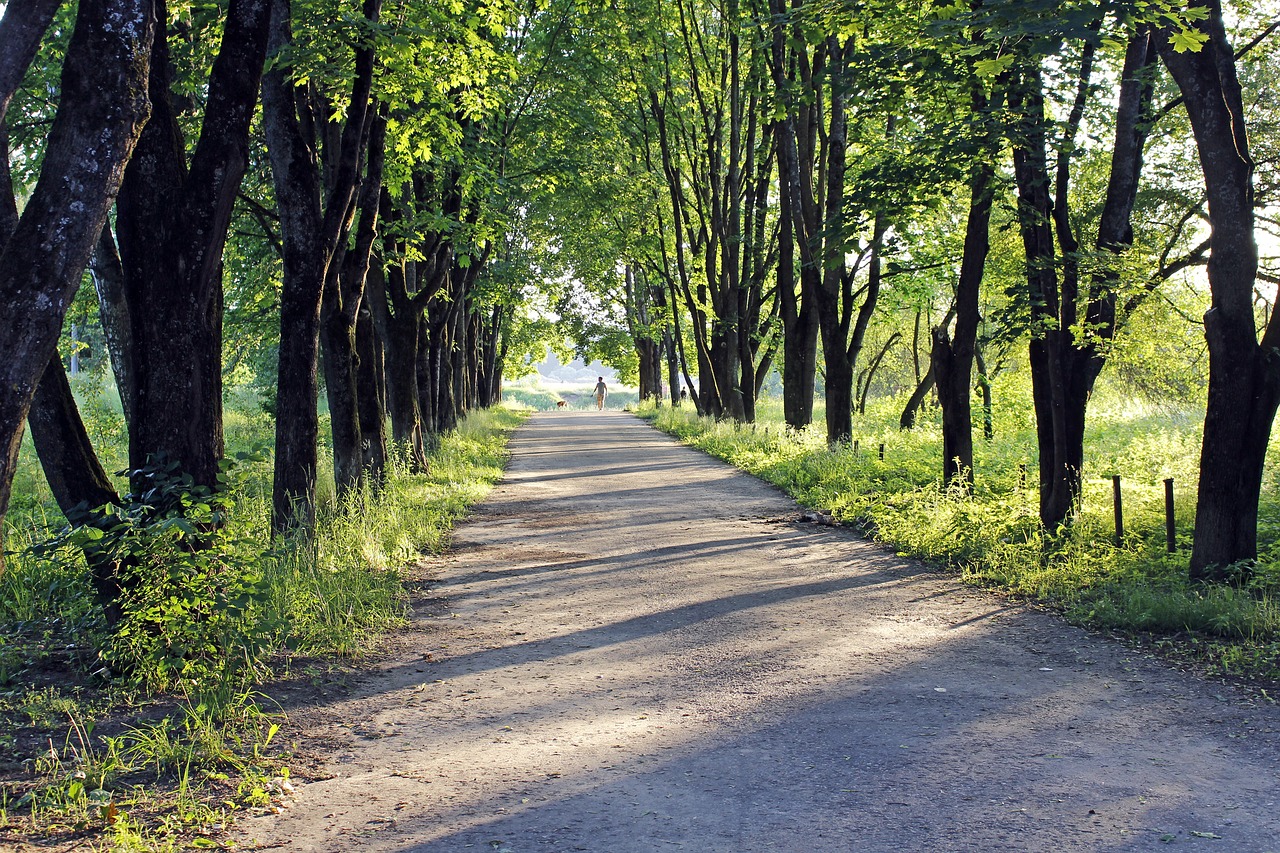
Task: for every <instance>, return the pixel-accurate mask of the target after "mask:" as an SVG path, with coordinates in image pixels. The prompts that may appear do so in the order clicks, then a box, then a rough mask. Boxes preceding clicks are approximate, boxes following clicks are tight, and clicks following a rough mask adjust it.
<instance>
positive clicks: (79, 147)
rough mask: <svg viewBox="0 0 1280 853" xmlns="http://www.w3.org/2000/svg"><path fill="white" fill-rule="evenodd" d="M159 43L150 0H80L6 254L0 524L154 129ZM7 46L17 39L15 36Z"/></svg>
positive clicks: (0, 292)
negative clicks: (116, 212)
mask: <svg viewBox="0 0 1280 853" xmlns="http://www.w3.org/2000/svg"><path fill="white" fill-rule="evenodd" d="M6 18H7V15H6ZM153 34H154V19H153V18H152V14H151V7H150V4H149V3H148V2H144V0H81V3H80V5H79V8H78V10H77V15H76V24H75V29H74V31H73V33H72V36H71V41H70V44H69V45H68V47H67V55H66V59H65V60H64V62H63V67H62V80H61V90H60V91H61V102H60V104H59V106H58V112H57V115H56V117H55V118H54V122H53V126H52V127H51V128H50V131H49V136H48V143H47V146H46V148H45V155H44V162H43V164H42V166H41V170H40V178H39V181H38V182H37V184H36V187H35V190H34V191H33V192H32V195H31V197H30V198H29V199H28V201H27V204H26V207H25V208H24V210H23V212H22V216H21V218H20V219H18V220H17V221H16V223H13V231H12V234H11V235H8V236H9V239H8V240H6V241H4V243H3V246H0V304H3V305H4V306H5V310H6V312H7V313H8V316H9V322H8V324H7V326H6V329H5V332H4V334H3V335H2V336H0V383H2V385H3V387H4V388H5V389H6V391H5V393H4V394H2V395H0V447H3V453H0V522H2V521H3V518H4V514H5V512H6V511H7V510H8V507H9V498H10V495H11V493H12V488H13V476H14V470H15V467H16V465H17V461H18V450H19V447H20V445H21V440H22V432H23V425H24V424H25V422H26V419H27V414H28V411H29V410H30V407H31V402H32V399H33V398H34V396H35V393H36V387H37V385H38V383H39V381H40V377H41V376H42V375H43V374H44V372H45V369H46V368H47V367H48V365H49V363H50V361H51V360H52V359H53V357H54V354H55V353H56V350H57V343H58V336H59V334H60V332H61V330H62V322H63V319H64V317H65V316H66V311H67V307H68V305H69V304H70V302H71V298H72V297H73V296H74V294H75V291H76V289H77V287H78V286H79V284H80V280H81V275H82V273H83V271H84V269H85V265H86V264H87V263H88V261H89V256H90V254H91V253H92V252H93V246H94V244H95V243H96V242H97V240H98V236H99V234H100V233H101V231H102V226H103V224H104V223H105V222H106V219H107V213H108V211H109V209H110V206H111V202H112V199H113V198H114V197H115V195H116V192H117V191H118V189H119V187H120V183H121V180H122V176H123V171H124V166H125V163H126V162H127V161H128V159H129V156H130V154H131V152H132V151H133V150H134V147H135V145H136V143H137V141H138V135H139V130H140V129H141V127H142V125H143V123H144V122H145V121H146V120H147V116H148V113H149V109H150V107H149V104H148V99H147V87H146V81H147V73H148V57H149V55H150V48H151V41H152V36H153ZM0 38H4V39H8V38H10V34H9V32H8V31H7V30H6V31H3V32H0ZM10 50H11V44H10V43H7V42H6V41H0V54H4V55H5V57H6V61H7V60H9V59H12V58H13V57H12V56H9V51H10ZM2 124H3V115H0V125H2ZM0 159H3V161H4V164H5V168H4V169H3V172H4V178H5V179H6V180H5V183H6V186H4V187H2V188H0V194H6V195H8V197H9V199H10V202H11V201H12V192H11V191H9V189H10V188H9V186H7V178H8V148H7V146H6V147H5V149H4V156H3V158H0ZM6 191H7V192H6ZM6 207H8V204H6ZM10 222H12V220H10Z"/></svg>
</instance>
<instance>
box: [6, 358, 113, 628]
mask: <svg viewBox="0 0 1280 853" xmlns="http://www.w3.org/2000/svg"><path fill="white" fill-rule="evenodd" d="M27 417H28V422H29V423H30V424H31V441H32V443H33V444H34V445H35V448H36V455H38V456H39V457H40V467H41V468H42V469H43V470H44V476H45V480H47V481H48V483H49V490H50V491H51V492H52V493H53V497H54V500H56V501H57V502H58V508H59V509H60V510H62V514H63V515H65V516H66V517H67V520H68V521H71V522H74V523H77V524H89V525H91V526H95V527H99V526H101V527H111V526H114V525H115V524H116V523H118V522H117V519H116V518H115V517H113V516H110V515H107V514H105V513H103V512H101V509H102V507H105V506H107V505H109V504H119V503H120V497H119V495H117V494H116V490H115V486H114V485H113V484H112V482H111V478H110V477H108V476H107V472H106V471H104V470H103V468H102V463H101V462H99V461H98V455H97V454H96V453H94V451H93V444H92V443H91V442H90V440H89V433H88V432H87V431H86V430H85V428H84V421H82V420H81V419H80V410H79V409H78V408H77V407H76V401H75V397H74V396H73V395H72V393H71V385H70V384H69V383H68V382H67V374H66V371H64V370H63V368H62V359H61V358H59V357H58V356H56V355H55V356H54V357H53V359H52V360H51V361H50V362H49V366H48V367H47V368H45V371H44V375H43V376H42V377H41V378H40V385H39V386H38V387H37V389H36V394H35V398H34V400H33V402H32V404H31V412H30V414H29V415H28V416H27ZM81 547H82V549H83V551H84V557H85V562H86V563H87V564H88V566H89V578H90V582H91V583H92V584H93V589H94V594H95V595H96V596H97V599H98V604H99V605H100V606H101V607H102V608H103V614H104V616H105V617H106V622H107V625H109V626H113V625H115V624H116V623H117V622H118V621H119V620H120V616H121V615H122V610H121V606H120V595H121V587H120V582H119V576H118V572H117V562H116V560H117V559H119V555H113V554H109V553H105V552H104V551H102V550H100V549H99V548H98V547H97V546H96V545H95V544H94V540H88V541H87V542H85V543H84V544H83V545H82V546H81Z"/></svg>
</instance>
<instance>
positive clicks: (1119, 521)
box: [1111, 474, 1124, 545]
mask: <svg viewBox="0 0 1280 853" xmlns="http://www.w3.org/2000/svg"><path fill="white" fill-rule="evenodd" d="M1111 494H1112V495H1113V496H1114V497H1115V508H1116V544H1117V545H1122V544H1124V509H1123V507H1122V504H1121V501H1120V475H1119V474H1116V475H1114V476H1112V478H1111Z"/></svg>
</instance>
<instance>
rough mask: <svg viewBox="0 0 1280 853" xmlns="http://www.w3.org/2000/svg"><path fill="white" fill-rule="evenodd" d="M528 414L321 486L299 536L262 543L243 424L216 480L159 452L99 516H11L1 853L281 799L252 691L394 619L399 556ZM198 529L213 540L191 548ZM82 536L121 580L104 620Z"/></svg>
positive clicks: (177, 838)
mask: <svg viewBox="0 0 1280 853" xmlns="http://www.w3.org/2000/svg"><path fill="white" fill-rule="evenodd" d="M522 418H523V415H521V414H519V413H517V412H514V411H511V410H507V409H501V408H499V409H493V410H489V411H485V412H478V413H475V414H473V415H471V416H469V417H468V418H467V419H466V420H465V421H464V422H463V424H462V425H461V426H460V427H459V428H458V429H457V430H456V431H455V432H453V433H450V434H448V435H446V436H443V437H442V438H441V440H440V442H439V444H438V446H437V447H436V448H435V449H434V452H433V453H432V455H431V459H430V465H429V469H428V471H427V472H426V473H413V472H411V471H409V470H408V469H407V467H406V466H405V465H404V464H403V461H397V462H395V464H393V465H392V471H391V473H390V476H389V478H388V480H387V482H386V484H385V485H384V486H383V488H381V489H379V490H377V491H374V490H371V489H370V490H366V491H364V492H363V493H362V494H358V495H355V496H353V497H352V498H351V499H350V500H348V501H346V503H345V505H343V506H337V505H336V503H335V502H334V501H333V500H332V499H330V500H328V501H327V503H326V504H325V505H323V506H322V507H321V509H320V511H319V515H320V517H319V519H318V523H317V525H316V533H315V535H314V536H313V537H309V538H306V539H298V540H296V541H289V542H283V543H281V542H277V543H275V544H272V543H271V542H270V536H269V535H268V533H267V531H268V530H269V521H270V496H269V487H270V471H271V463H270V460H269V459H266V458H264V456H263V454H261V453H255V452H252V449H251V448H252V444H253V441H252V439H254V438H256V437H257V435H258V433H256V431H255V430H253V429H251V428H246V429H245V440H244V441H243V442H241V444H242V446H243V447H244V448H246V449H244V450H242V451H241V452H240V453H239V454H238V455H239V456H240V461H239V463H238V464H237V465H236V466H235V467H234V468H233V469H231V470H230V471H229V472H228V485H229V488H228V489H227V490H226V491H225V492H222V493H220V494H216V495H211V494H208V493H207V492H206V491H202V490H200V489H198V488H192V487H191V486H190V484H189V483H186V482H184V481H182V479H181V478H180V477H175V476H171V475H172V472H171V471H167V470H166V469H164V467H163V466H159V467H158V468H157V469H156V470H155V471H154V472H152V473H153V474H154V476H153V477H152V479H151V485H152V488H151V489H150V490H149V491H148V492H147V494H146V498H147V500H146V501H143V500H141V499H140V498H138V497H135V498H134V499H132V500H131V499H126V500H125V501H124V506H123V507H121V508H120V509H118V510H114V511H113V513H112V514H109V517H108V518H107V519H106V521H105V522H104V521H103V519H102V517H101V516H98V517H95V519H91V521H92V523H93V524H94V525H96V527H94V529H93V530H87V529H86V527H87V526H88V525H86V524H81V525H79V526H74V525H73V526H72V527H71V528H68V529H63V530H62V531H61V533H58V532H56V531H54V530H52V529H51V527H49V526H44V527H42V526H41V525H40V524H36V523H32V519H33V513H34V512H39V513H42V515H41V516H40V517H41V518H44V517H45V516H46V515H47V516H48V517H49V518H52V517H53V516H54V515H55V513H53V512H52V511H49V510H45V509H43V507H42V506H39V505H36V504H32V507H33V509H32V510H29V511H28V512H27V513H26V514H25V517H23V516H22V515H19V516H17V517H16V518H17V519H18V520H19V523H20V526H19V525H15V526H14V527H13V528H11V529H10V531H9V537H8V545H9V547H10V548H11V549H12V550H11V551H10V552H9V553H8V554H7V555H6V556H7V561H6V565H5V571H4V573H3V575H0V782H2V783H3V787H2V789H0V849H5V848H7V846H8V845H9V844H10V842H14V841H18V840H24V841H32V842H38V843H39V844H40V845H41V846H42V847H51V848H66V849H70V848H71V847H76V848H77V849H86V848H87V849H93V848H98V849H110V850H171V849H185V848H188V847H214V846H221V845H222V838H223V831H224V829H225V826H226V825H227V823H228V822H229V821H230V820H232V819H234V817H235V816H236V815H237V814H240V813H243V812H245V811H246V810H261V809H271V808H274V807H276V804H277V802H278V800H279V798H280V797H282V796H285V795H286V794H287V793H288V791H289V789H290V783H289V769H288V768H289V764H290V760H291V758H293V757H294V756H293V754H292V752H291V747H290V745H289V744H288V737H287V735H288V720H287V718H286V716H285V715H284V714H283V712H281V711H280V710H279V709H276V708H272V707H271V706H270V705H269V704H266V703H264V701H263V699H262V697H261V695H260V694H258V693H257V692H256V691H255V686H256V685H259V684H261V683H263V682H264V681H265V680H267V679H271V678H278V677H290V676H291V675H294V674H295V671H296V670H301V671H302V674H303V675H304V676H311V677H312V678H313V680H314V673H316V672H320V671H322V670H324V669H325V668H326V667H328V666H330V663H329V662H332V661H334V660H335V659H338V660H342V659H348V660H349V659H354V658H358V657H360V656H362V655H364V654H366V653H368V652H370V651H373V650H374V649H375V648H376V646H377V643H378V640H379V637H381V636H383V635H385V632H387V631H388V630H390V629H392V628H394V627H396V626H397V625H400V624H403V622H404V620H405V619H406V617H407V615H408V595H407V593H406V590H405V585H404V580H405V577H404V575H402V573H401V571H400V569H401V568H402V567H404V566H406V565H409V564H411V563H413V562H414V561H416V560H418V559H420V557H421V555H422V554H424V553H437V552H439V551H441V550H442V549H443V548H444V547H445V546H446V545H447V543H448V537H449V534H450V531H451V530H452V528H453V526H454V525H455V524H456V522H457V521H458V520H459V519H460V518H462V517H463V516H464V515H465V513H466V512H467V510H468V508H469V507H470V506H472V505H473V504H475V503H476V502H478V501H479V500H481V499H482V498H483V497H484V495H485V494H487V492H488V490H489V489H490V488H491V487H492V485H493V484H494V483H495V482H497V480H498V479H500V478H501V476H502V470H503V467H504V464H505V460H506V441H507V437H508V436H509V434H510V431H511V430H512V429H513V428H514V427H515V426H516V425H517V424H518V423H519V422H520V421H521V419H522ZM228 433H229V434H231V433H232V430H230V429H229V430H228ZM166 507H167V509H166ZM73 521H74V519H73ZM208 522H217V523H218V524H210V523H208ZM59 523H60V520H59ZM211 529H213V530H214V532H212V533H211V532H209V531H210V530H211ZM104 531H105V532H104ZM195 536H199V537H202V538H203V539H204V540H205V544H207V545H209V547H206V548H199V549H193V548H191V547H189V544H188V543H189V542H190V540H191V538H192V537H195ZM86 542H88V543H89V544H90V545H93V546H96V547H99V548H103V549H107V550H106V552H107V553H109V554H110V555H111V558H112V559H119V560H121V565H123V566H127V567H128V569H127V570H125V569H122V572H123V573H124V574H123V576H125V577H132V578H133V579H134V581H135V582H134V583H133V584H132V586H131V588H130V589H129V590H128V591H127V592H126V598H125V600H126V606H125V608H124V616H123V618H122V619H121V620H120V621H119V623H118V626H117V627H116V628H115V629H114V630H112V631H108V630H107V629H106V627H105V623H104V619H103V614H102V613H101V609H100V608H99V607H98V606H97V604H96V601H95V598H94V595H93V591H92V589H91V588H90V584H89V581H88V572H87V569H86V566H85V563H84V557H83V553H84V548H83V546H84V545H85V544H86Z"/></svg>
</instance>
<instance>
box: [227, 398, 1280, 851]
mask: <svg viewBox="0 0 1280 853" xmlns="http://www.w3.org/2000/svg"><path fill="white" fill-rule="evenodd" d="M511 449H512V453H513V455H512V459H511V464H510V467H509V470H508V474H507V477H506V480H505V481H504V482H503V484H502V485H500V486H499V487H498V488H497V489H496V490H495V491H494V492H493V494H492V496H491V497H490V499H489V500H488V501H487V502H486V503H484V504H483V505H482V506H481V507H480V508H479V509H478V511H477V512H476V514H475V516H474V517H473V518H472V519H471V520H470V521H469V522H468V523H467V524H466V525H464V526H463V527H462V528H460V529H459V531H458V532H457V535H456V537H455V547H454V549H453V551H452V553H451V554H450V555H449V556H448V557H447V558H444V559H441V560H439V561H435V565H434V566H433V570H434V571H435V572H436V573H437V580H436V582H435V584H434V587H433V594H435V595H438V596H441V597H443V599H444V600H445V601H446V602H447V606H446V607H445V608H444V609H443V610H440V609H437V611H436V612H435V614H434V615H431V616H429V617H424V618H423V619H421V620H420V621H419V622H418V623H416V624H415V626H414V627H413V628H412V629H411V631H410V634H409V635H408V636H409V639H410V642H409V643H408V644H406V645H405V651H404V653H403V654H401V655H399V656H398V657H397V658H396V659H394V660H391V661H388V662H387V663H386V664H385V665H384V666H382V667H381V668H380V669H379V670H378V671H377V672H375V673H373V674H371V675H369V676H368V677H367V678H365V679H364V680H363V681H362V682H361V683H360V684H359V685H358V689H357V695H355V696H353V697H351V698H349V699H345V700H343V701H342V702H340V703H338V704H336V705H333V706H329V707H327V708H326V709H324V710H323V711H322V712H316V713H313V714H312V715H311V716H309V717H308V716H307V715H302V717H301V718H300V719H302V720H303V721H304V722H307V723H308V725H309V726H310V728H309V729H308V730H307V732H306V735H307V737H308V738H311V739H313V740H314V742H316V743H321V744H326V745H328V746H329V747H330V748H332V750H333V752H332V755H331V760H330V761H329V762H328V765H327V773H326V774H324V775H331V777H330V778H327V779H322V780H320V781H315V782H312V783H310V784H306V785H302V786H300V788H299V791H298V793H297V796H296V798H295V801H294V803H293V804H292V805H291V806H290V808H288V809H287V810H286V811H285V813H284V814H282V815H279V816H272V817H268V818H261V819H255V820H249V821H246V822H245V824H244V825H243V826H242V828H241V831H242V840H243V841H244V843H246V844H249V845H254V844H256V845H259V846H261V847H264V848H276V847H279V848H283V849H288V850H299V851H339V850H370V851H415V853H427V851H431V852H432V853H435V851H439V853H446V851H465V850H477V851H480V850H483V851H489V850H496V851H501V852H503V853H527V851H579V850H581V851H598V852H599V853H649V851H665V850H689V851H700V853H707V852H708V851H723V853H731V851H732V853H756V852H757V851H758V853H765V851H796V853H815V851H917V850H918V851H986V850H990V851H1007V850H1026V851H1041V850H1059V851H1141V850H1165V849H1170V848H1169V847H1167V846H1166V845H1167V844H1172V845H1174V849H1186V850H1193V849H1194V850H1218V851H1227V850H1230V851H1267V850H1278V851H1280V809H1278V808H1277V803H1276V801H1277V799H1280V789H1278V786H1277V777H1276V772H1277V767H1278V766H1280V765H1278V762H1277V758H1278V757H1280V741H1278V739H1277V738H1278V737H1280V735H1278V734H1277V732H1278V731H1280V713H1278V712H1277V710H1276V708H1275V707H1274V706H1272V705H1268V704H1263V703H1258V704H1251V702H1250V701H1249V699H1248V698H1247V697H1245V696H1243V695H1241V694H1239V693H1236V692H1234V691H1231V690H1229V689H1228V688H1225V687H1223V686H1220V685H1213V684H1206V683H1204V682H1201V681H1198V680H1196V679H1193V678H1191V677H1189V676H1186V675H1183V674H1181V673H1178V672H1175V671H1173V670H1171V669H1169V668H1168V667H1166V666H1165V665H1163V664H1160V663H1158V662H1155V661H1152V660H1149V659H1146V658H1144V657H1143V656H1141V655H1139V654H1137V653H1134V652H1132V651H1130V650H1127V649H1125V648H1124V647H1122V646H1120V645H1117V644H1115V643H1113V642H1110V641H1108V640H1105V639H1101V638H1097V637H1094V636H1091V635H1089V634H1088V633H1086V632H1083V631H1080V630H1078V629H1075V628H1071V627H1069V626H1064V625H1063V624H1061V622H1060V621H1059V620H1057V619H1056V618H1054V617H1052V616H1050V615H1046V614H1041V613H1036V612H1031V611H1029V610H1027V609H1025V608H1022V607H1020V606H1016V605H1011V604H1009V603H1007V602H1004V601H1002V600H1000V599H998V598H995V597H992V596H989V595H986V594H984V593H981V592H977V591H973V590H968V589H965V588H962V587H959V586H958V585H956V584H955V583H954V582H953V581H951V580H948V579H946V578H944V577H941V576H939V575H937V574H933V573H930V572H928V571H927V570H925V569H923V568H922V567H921V566H919V565H918V564H915V563H913V562H910V561H906V560H902V559H899V558H897V557H894V556H893V555H891V554H889V553H887V552H886V551H885V550H883V549H882V548H879V547H877V546H875V545H872V544H868V543H865V542H863V541H860V540H859V539H858V538H857V537H855V536H854V535H852V534H851V533H848V532H846V531H842V530H839V529H832V528H827V527H820V526H816V525H811V524H804V523H799V522H797V520H796V519H797V516H798V512H797V508H796V506H795V504H794V503H792V502H791V501H790V500H789V499H788V498H786V497H785V496H783V495H781V494H780V493H778V492H777V491H776V490H774V489H773V488H771V487H769V486H767V485H764V484H762V483H760V482H759V481H757V480H755V479H753V478H751V477H748V476H746V475H744V474H741V473H738V472H736V471H734V470H733V469H731V468H729V467H727V466H725V465H722V464H720V463H718V462H715V461H712V460H710V459H708V458H706V457H705V456H703V455H702V454H700V453H698V452H695V451H693V450H689V449H687V448H684V447H681V446H680V445H678V444H677V443H675V442H674V441H672V440H671V439H669V438H668V437H666V436H664V435H662V434H660V433H658V432H656V431H654V430H652V429H651V428H649V427H648V426H647V425H645V424H644V423H642V422H641V421H638V420H636V419H634V418H633V417H631V416H629V415H626V414H621V413H609V412H605V413H596V412H589V413H572V414H544V415H537V416H535V417H533V418H532V419H531V420H530V421H529V423H528V424H526V425H525V426H524V427H522V428H521V429H520V430H519V431H518V432H517V433H516V435H515V436H514V438H513V440H512V444H511Z"/></svg>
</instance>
